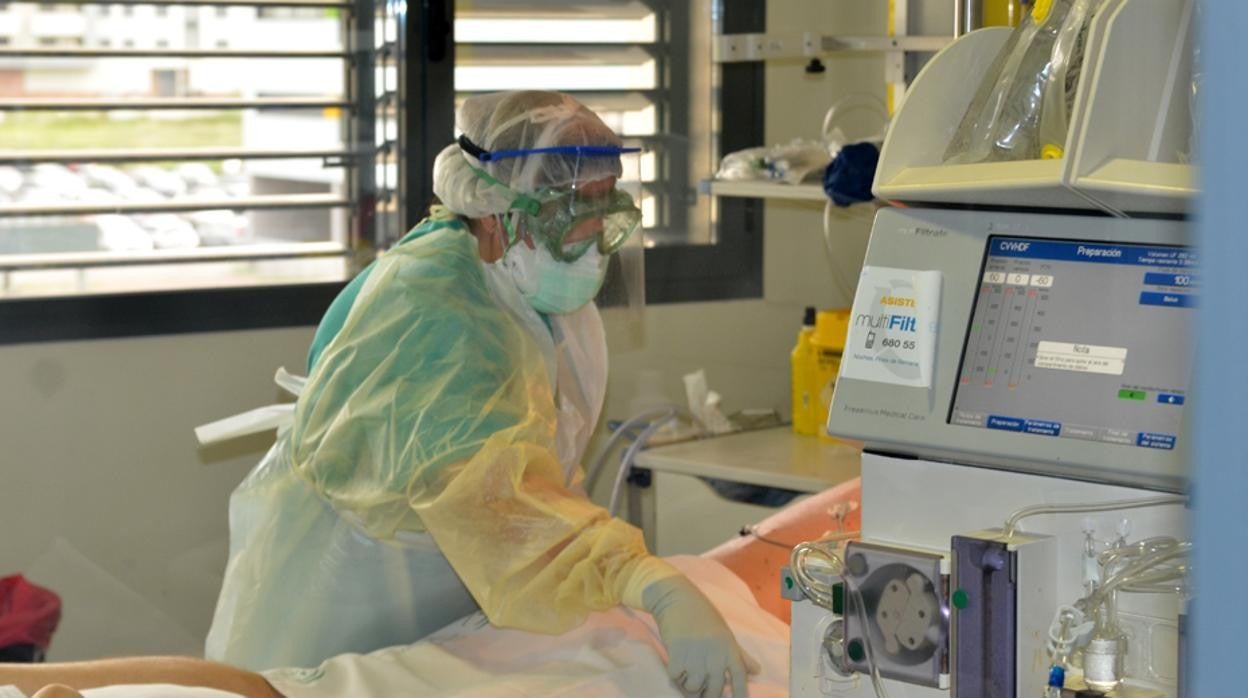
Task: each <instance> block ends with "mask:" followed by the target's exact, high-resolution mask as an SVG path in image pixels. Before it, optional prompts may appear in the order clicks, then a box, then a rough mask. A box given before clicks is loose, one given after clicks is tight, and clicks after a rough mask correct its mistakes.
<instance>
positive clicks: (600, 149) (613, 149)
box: [459, 135, 641, 162]
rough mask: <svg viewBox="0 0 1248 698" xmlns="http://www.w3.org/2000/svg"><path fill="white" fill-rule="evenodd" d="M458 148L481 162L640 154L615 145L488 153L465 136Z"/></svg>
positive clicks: (633, 149) (461, 138)
mask: <svg viewBox="0 0 1248 698" xmlns="http://www.w3.org/2000/svg"><path fill="white" fill-rule="evenodd" d="M459 147H460V148H462V149H463V150H464V152H466V153H468V154H469V155H471V156H473V157H474V158H476V159H477V160H480V161H481V162H492V161H494V160H506V159H508V158H519V157H524V156H525V155H537V154H539V153H567V154H568V155H577V156H583V157H591V158H604V157H612V156H617V155H623V154H624V153H640V152H641V148H624V147H621V146H615V145H557V146H552V147H550V148H527V149H523V150H498V151H494V152H490V151H488V150H486V149H485V148H482V147H481V146H479V145H477V144H476V143H473V142H472V141H471V140H470V139H469V138H468V137H467V136H463V135H461V136H460V137H459Z"/></svg>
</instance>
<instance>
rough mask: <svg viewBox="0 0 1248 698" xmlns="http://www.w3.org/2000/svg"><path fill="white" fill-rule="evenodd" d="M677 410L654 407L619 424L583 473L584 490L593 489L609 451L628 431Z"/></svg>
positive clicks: (673, 407) (672, 407)
mask: <svg viewBox="0 0 1248 698" xmlns="http://www.w3.org/2000/svg"><path fill="white" fill-rule="evenodd" d="M677 409H679V408H677V407H676V406H674V405H673V406H671V407H656V408H654V409H652V410H646V411H645V412H642V413H640V414H637V415H634V416H633V417H631V418H629V419H628V420H627V421H626V422H624V423H623V424H621V425H620V427H619V428H618V429H616V430H615V433H613V434H611V438H609V439H607V443H606V445H605V446H603V447H602V451H600V452H599V453H598V457H597V458H595V459H594V462H593V464H592V465H590V466H589V470H588V471H586V473H585V487H586V489H590V488H592V487H593V485H594V481H595V480H597V479H598V475H599V473H600V472H601V471H602V467H603V466H604V465H605V464H606V462H607V456H609V455H610V454H611V449H613V448H615V445H616V444H617V443H619V441H620V439H622V438H624V435H625V434H627V433H628V431H629V430H630V429H632V428H634V427H638V426H641V425H642V424H644V423H645V422H646V420H648V419H651V418H654V417H658V416H662V415H665V414H668V413H670V412H672V411H675V410H677ZM570 476H571V471H569V481H570V479H571V477H570Z"/></svg>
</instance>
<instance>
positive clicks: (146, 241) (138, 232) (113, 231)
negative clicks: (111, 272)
mask: <svg viewBox="0 0 1248 698" xmlns="http://www.w3.org/2000/svg"><path fill="white" fill-rule="evenodd" d="M95 225H96V227H97V228H98V229H99V246H100V249H103V250H108V251H109V252H144V251H147V250H150V249H152V248H153V247H154V246H155V245H154V244H153V243H152V236H151V235H149V234H148V232H147V231H146V230H144V229H143V227H142V226H140V225H139V224H138V223H135V222H134V221H133V220H132V219H131V218H130V217H129V216H119V215H117V214H113V213H110V214H105V215H100V216H95Z"/></svg>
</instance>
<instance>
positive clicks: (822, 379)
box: [810, 308, 850, 441]
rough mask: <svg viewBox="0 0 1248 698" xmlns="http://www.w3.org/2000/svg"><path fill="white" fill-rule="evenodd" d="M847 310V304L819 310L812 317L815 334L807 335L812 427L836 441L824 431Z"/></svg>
mask: <svg viewBox="0 0 1248 698" xmlns="http://www.w3.org/2000/svg"><path fill="white" fill-rule="evenodd" d="M849 312H850V311H849V309H848V308H842V309H839V310H821V311H819V314H818V316H816V318H815V334H814V336H813V337H812V338H811V344H812V345H813V346H814V349H815V352H814V353H815V367H814V371H812V372H811V373H812V380H813V381H814V384H813V385H812V386H811V390H810V393H811V395H813V396H815V401H814V406H815V409H814V412H815V414H814V422H815V431H816V433H818V434H819V438H821V439H823V440H825V441H836V439H834V438H832V437H830V436H828V435H827V425H828V409H829V408H830V407H831V406H832V390H833V389H834V388H835V387H836V376H837V374H838V373H840V370H841V354H842V352H844V351H845V335H846V333H848V332H849Z"/></svg>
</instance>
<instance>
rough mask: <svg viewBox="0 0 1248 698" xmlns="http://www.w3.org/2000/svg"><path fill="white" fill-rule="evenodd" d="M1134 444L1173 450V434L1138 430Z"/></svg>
mask: <svg viewBox="0 0 1248 698" xmlns="http://www.w3.org/2000/svg"><path fill="white" fill-rule="evenodd" d="M1135 445H1137V446H1143V447H1145V448H1161V449H1165V450H1167V451H1173V450H1174V436H1173V435H1171V434H1150V433H1148V432H1140V433H1139V434H1138V435H1137V436H1136V437H1135Z"/></svg>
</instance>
